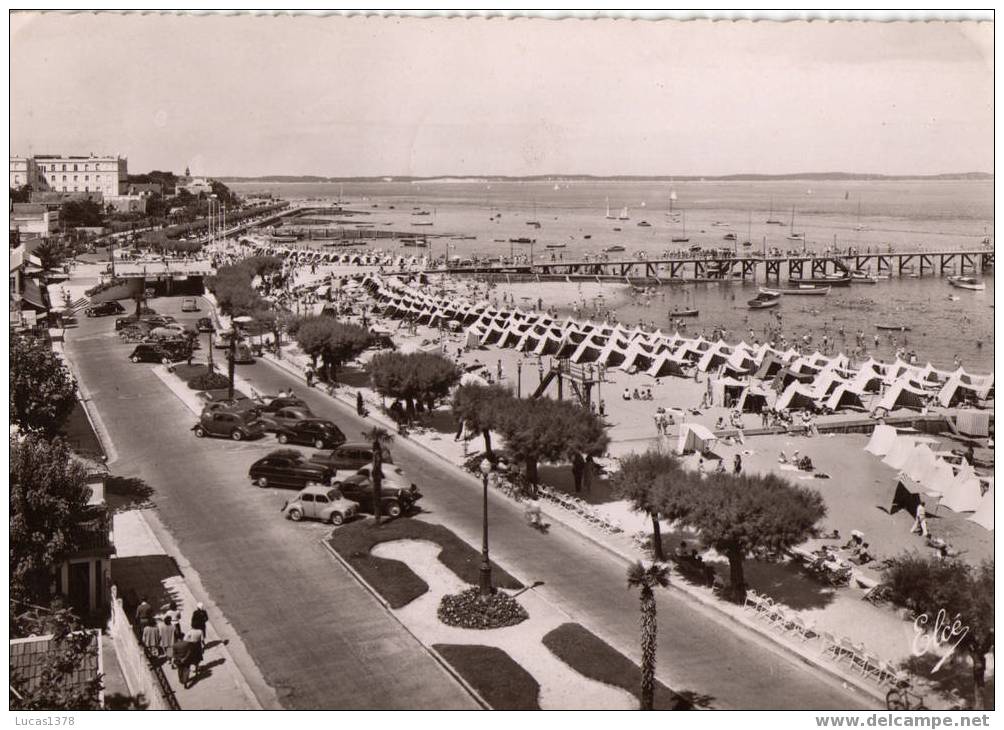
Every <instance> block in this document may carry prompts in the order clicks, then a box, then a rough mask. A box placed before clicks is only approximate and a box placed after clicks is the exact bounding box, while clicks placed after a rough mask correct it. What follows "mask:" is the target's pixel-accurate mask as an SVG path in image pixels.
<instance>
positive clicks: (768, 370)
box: [753, 352, 784, 380]
mask: <svg viewBox="0 0 1004 730" xmlns="http://www.w3.org/2000/svg"><path fill="white" fill-rule="evenodd" d="M783 368H784V363H783V362H782V361H781V358H780V356H779V354H778V353H775V352H768V353H767V354H766V355H764V358H763V360H761V361H760V367H758V368H757V371H756V373H755V374H754V376H753V377H755V378H757V379H758V380H766V379H768V378H773V377H774V376H775V375H777V374H778V372H780V371H781V370H782V369H783Z"/></svg>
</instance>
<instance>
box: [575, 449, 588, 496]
mask: <svg viewBox="0 0 1004 730" xmlns="http://www.w3.org/2000/svg"><path fill="white" fill-rule="evenodd" d="M585 472H586V461H585V459H583V458H582V454H580V453H579V452H578V451H576V452H575V453H574V454H572V478H573V479H574V480H575V492H576V493H579V492H581V491H582V478H583V476H584V475H585Z"/></svg>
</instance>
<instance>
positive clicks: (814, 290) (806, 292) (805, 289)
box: [760, 284, 830, 297]
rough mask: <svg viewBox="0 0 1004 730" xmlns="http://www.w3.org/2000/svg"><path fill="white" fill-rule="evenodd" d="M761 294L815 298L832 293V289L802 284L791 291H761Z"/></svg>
mask: <svg viewBox="0 0 1004 730" xmlns="http://www.w3.org/2000/svg"><path fill="white" fill-rule="evenodd" d="M760 291H761V292H770V293H774V294H787V295H789V296H790V295H796V294H797V295H799V296H813V297H822V296H826V295H827V294H829V293H830V287H828V286H810V285H806V284H802V285H800V286H796V287H792V288H790V289H760Z"/></svg>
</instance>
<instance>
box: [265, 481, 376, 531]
mask: <svg viewBox="0 0 1004 730" xmlns="http://www.w3.org/2000/svg"><path fill="white" fill-rule="evenodd" d="M358 512H359V505H358V504H356V503H355V502H353V501H352V500H350V499H346V498H345V497H344V496H343V495H342V493H341V492H340V491H338V489H337V488H336V487H322V486H309V487H304V488H303V489H302V490H300V493H299V494H297V495H296V496H295V497H293V499H291V500H289V501H287V502H286V504H284V505H283V506H282V513H283V514H284V515H286V517H287V518H289V519H291V520H293V522H299V521H300V520H302V519H310V520H320V521H321V522H330V523H331V524H332V525H336V526H337V525H340V524H342V523H343V522H345V521H346V520H350V519H352V517H354V516H355V515H356V514H357V513H358Z"/></svg>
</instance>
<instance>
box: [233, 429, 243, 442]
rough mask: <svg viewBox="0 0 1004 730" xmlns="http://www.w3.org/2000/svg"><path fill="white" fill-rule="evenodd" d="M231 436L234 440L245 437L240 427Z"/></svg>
mask: <svg viewBox="0 0 1004 730" xmlns="http://www.w3.org/2000/svg"><path fill="white" fill-rule="evenodd" d="M230 438H232V439H233V440H234V441H240V440H241V439H243V438H244V434H243V433H242V432H241V430H240V429H239V428H235V429H234V432H233V433H232V434H230Z"/></svg>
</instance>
